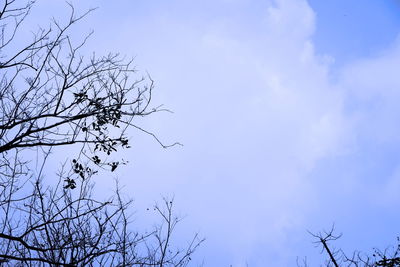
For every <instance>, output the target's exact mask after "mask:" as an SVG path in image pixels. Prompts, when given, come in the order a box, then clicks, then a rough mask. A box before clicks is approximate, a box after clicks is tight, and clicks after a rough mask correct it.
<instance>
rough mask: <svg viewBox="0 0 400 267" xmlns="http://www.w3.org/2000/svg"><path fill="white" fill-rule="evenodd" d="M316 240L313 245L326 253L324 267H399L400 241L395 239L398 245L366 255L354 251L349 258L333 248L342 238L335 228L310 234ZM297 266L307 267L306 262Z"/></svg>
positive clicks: (340, 250)
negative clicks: (326, 257) (334, 243)
mask: <svg viewBox="0 0 400 267" xmlns="http://www.w3.org/2000/svg"><path fill="white" fill-rule="evenodd" d="M310 234H311V235H312V236H313V237H314V238H315V239H316V240H315V242H314V243H315V244H316V245H317V246H321V247H322V251H321V252H322V253H326V254H327V256H328V259H327V260H326V262H325V263H324V266H327V267H330V266H335V267H339V266H340V267H341V266H346V267H378V266H384V267H396V266H400V239H399V238H397V242H398V244H397V245H396V246H393V247H388V248H386V249H385V250H383V251H382V250H379V249H376V248H375V249H374V252H373V253H372V254H366V253H362V252H359V251H354V252H353V253H351V255H350V256H349V255H348V254H346V253H345V252H344V251H343V250H342V249H336V248H335V247H333V245H332V242H334V241H336V240H338V239H339V238H341V237H342V234H335V228H334V226H332V228H331V229H330V230H329V231H323V232H320V233H317V234H313V233H310ZM298 266H307V262H306V261H304V262H303V263H302V264H299V263H298Z"/></svg>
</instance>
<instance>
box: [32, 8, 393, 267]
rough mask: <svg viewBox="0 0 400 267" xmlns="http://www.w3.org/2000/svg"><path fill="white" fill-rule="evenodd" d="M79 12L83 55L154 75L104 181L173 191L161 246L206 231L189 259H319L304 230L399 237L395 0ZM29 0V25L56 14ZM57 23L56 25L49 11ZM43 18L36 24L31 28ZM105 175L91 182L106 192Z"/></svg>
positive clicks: (138, 201) (369, 242)
mask: <svg viewBox="0 0 400 267" xmlns="http://www.w3.org/2000/svg"><path fill="white" fill-rule="evenodd" d="M72 3H73V4H74V5H75V8H76V9H77V11H82V12H83V11H85V10H86V9H87V8H90V7H98V9H97V10H96V11H95V12H93V13H92V14H90V15H89V16H88V17H87V18H86V19H85V20H84V21H82V23H81V24H79V26H78V27H76V28H74V29H73V30H72V31H73V32H72V34H73V35H74V36H75V37H76V38H79V37H81V36H82V35H83V34H84V33H87V32H89V31H90V30H92V29H93V30H94V31H95V33H94V35H93V36H92V37H91V39H90V41H89V42H88V43H87V46H86V48H85V49H86V50H85V51H87V52H88V53H90V52H91V51H96V53H107V52H110V51H111V52H121V54H124V55H127V56H132V57H135V65H136V66H137V69H138V70H139V71H141V72H143V73H146V72H148V73H150V75H151V77H152V79H153V80H154V81H155V85H156V89H155V92H154V99H153V103H154V106H158V105H159V104H164V105H165V107H167V108H169V109H170V110H172V111H174V113H173V114H170V113H158V114H155V115H154V116H152V117H146V118H143V119H142V120H141V121H138V124H139V125H141V126H143V127H145V128H146V129H148V130H151V131H153V132H154V133H156V134H157V136H158V137H159V138H160V139H161V140H163V142H165V143H173V142H175V141H179V142H181V143H182V144H184V146H183V147H180V146H178V147H172V148H169V149H162V148H161V147H160V146H159V145H158V144H157V142H155V141H154V140H153V139H152V138H151V137H149V136H146V135H143V134H140V133H137V132H132V133H131V134H132V139H131V141H132V143H133V148H131V149H130V150H127V151H124V152H123V154H122V156H123V157H124V159H126V160H129V164H128V165H127V166H124V167H123V168H121V169H119V170H118V171H117V172H116V174H113V177H118V179H119V180H120V181H121V184H123V185H125V190H126V194H127V195H128V196H130V197H132V198H133V199H134V200H135V202H134V203H135V205H134V209H135V216H137V223H138V224H142V225H150V224H152V223H154V221H152V220H153V219H154V218H153V217H152V216H150V215H148V214H146V208H147V207H148V206H151V205H152V204H153V203H154V202H155V201H160V200H161V198H162V196H174V198H175V205H176V206H175V207H176V211H177V213H178V214H180V215H182V216H183V217H184V220H183V221H182V222H181V225H180V227H178V230H177V233H176V240H175V241H176V244H178V245H184V244H185V242H186V241H188V240H190V237H191V235H192V234H193V233H195V232H199V234H200V235H201V236H203V237H205V238H206V241H205V242H204V243H203V244H202V246H201V247H200V249H199V250H198V251H197V253H196V254H195V256H194V259H193V266H197V265H196V264H200V263H201V262H204V266H235V267H236V266H237V267H241V266H295V265H296V258H297V257H299V258H303V257H305V256H306V257H307V259H308V261H309V263H310V266H317V264H318V263H322V259H323V258H324V257H325V256H324V255H320V251H321V250H320V248H315V245H314V244H313V243H312V241H314V240H313V238H312V236H310V234H309V233H308V231H311V232H318V231H321V230H323V229H329V228H330V227H331V226H332V224H335V227H336V229H337V231H338V232H341V233H343V236H342V238H341V239H340V240H338V242H337V243H336V244H335V245H336V246H338V247H342V248H343V249H344V250H345V251H348V252H352V251H353V250H361V251H365V252H372V248H373V247H378V248H385V247H386V246H387V245H390V244H395V241H396V237H397V236H399V235H400V230H399V229H398V225H399V223H400V214H399V213H398V212H397V210H398V206H399V204H400V195H399V194H398V191H399V189H400V161H399V157H398V155H399V151H400V106H399V105H398V99H399V97H400V79H399V78H398V77H399V76H398V70H397V69H398V65H399V63H400V38H399V29H400V15H399V12H400V2H399V1H397V0H371V1H362V0H335V1H333V0H323V1H322V0H309V1H306V0H202V1H199V0H197V1H196V0H186V1H185V0H170V1H162V0H151V1H148V0H146V1H145V0H131V1H128V0H121V1H118V3H116V1H104V0H97V1H95V0H91V1H85V2H83V1H72ZM67 15H68V11H67V9H66V4H65V2H64V1H54V0H51V1H50V0H42V1H39V3H38V4H37V6H36V7H35V9H34V10H33V12H32V16H31V18H30V19H31V22H33V24H32V23H30V24H29V25H35V24H36V25H41V24H44V25H48V24H49V19H50V18H51V17H52V16H54V17H56V18H62V17H63V16H65V17H67ZM60 20H61V21H62V19H60ZM46 23H47V24H46ZM110 179H111V177H110V175H109V174H107V175H103V176H99V178H98V180H97V181H96V184H97V188H98V189H97V190H99V191H100V192H111V190H112V188H111V187H110V184H111V183H110V182H109V180H110Z"/></svg>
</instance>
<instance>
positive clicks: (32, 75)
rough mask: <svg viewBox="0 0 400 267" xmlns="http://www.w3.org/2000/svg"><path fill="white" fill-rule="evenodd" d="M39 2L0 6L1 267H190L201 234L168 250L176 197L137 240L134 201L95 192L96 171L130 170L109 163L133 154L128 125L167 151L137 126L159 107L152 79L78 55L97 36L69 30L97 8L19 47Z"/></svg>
mask: <svg viewBox="0 0 400 267" xmlns="http://www.w3.org/2000/svg"><path fill="white" fill-rule="evenodd" d="M34 4H35V1H26V2H24V3H23V1H16V0H5V1H3V2H2V6H1V7H0V28H1V31H0V102H1V103H0V154H1V156H0V265H1V266H48V265H50V266H93V265H96V266H97V265H98V266H133V265H138V266H185V265H187V263H188V262H189V260H190V256H191V255H192V253H193V252H194V250H195V249H196V248H197V247H198V246H199V244H200V243H201V242H202V240H200V239H199V238H198V236H197V235H195V236H194V238H193V239H192V240H191V242H189V244H188V246H187V248H186V249H184V250H178V249H173V248H172V247H171V235H172V233H173V230H174V228H175V226H176V224H177V223H178V222H179V219H178V218H177V217H175V216H174V215H173V209H172V208H173V202H172V201H170V200H167V199H165V200H164V203H163V204H162V205H161V206H159V205H156V206H155V207H154V211H155V212H156V213H158V214H159V215H160V218H161V221H162V222H161V223H160V224H159V225H158V226H157V227H156V228H155V229H153V230H152V231H150V232H147V233H142V234H141V233H138V232H134V231H133V230H132V223H131V217H130V216H129V213H128V210H127V209H128V207H129V205H130V204H131V201H130V200H129V199H128V200H126V199H124V197H123V196H122V193H121V189H120V187H119V186H118V184H116V190H115V194H114V195H113V196H111V197H110V198H108V199H107V200H105V201H101V200H97V199H96V198H95V197H94V196H93V188H94V184H93V182H92V180H93V176H94V175H95V174H96V173H97V172H98V171H99V170H108V171H111V172H112V171H115V170H116V169H117V168H118V166H120V165H121V164H126V162H125V161H123V160H119V161H112V160H109V158H110V155H111V154H112V153H114V152H115V151H117V149H119V148H129V139H128V137H127V136H126V133H127V130H128V129H129V128H131V129H136V130H139V131H141V132H144V133H145V134H148V135H151V136H152V137H153V138H154V139H155V140H156V141H157V142H158V143H159V144H160V145H161V146H162V147H164V148H166V147H168V146H171V145H164V144H163V143H162V142H161V141H160V140H159V139H158V138H157V136H156V135H154V134H153V133H151V132H149V131H147V130H145V129H143V128H141V127H139V126H137V124H136V121H137V120H140V119H142V118H143V117H145V116H149V115H150V114H152V113H154V112H158V111H161V110H162V109H161V108H160V107H156V108H151V107H150V102H151V96H152V90H153V81H152V80H151V78H150V77H137V72H136V70H135V69H134V68H133V67H132V61H129V60H128V61H127V60H125V59H124V58H123V57H121V56H120V55H119V54H108V55H106V56H100V57H98V56H96V55H95V54H93V55H91V56H90V57H85V56H83V55H82V54H81V53H80V51H81V49H82V47H84V45H85V44H86V42H87V40H88V38H89V37H90V35H91V34H89V35H88V36H86V37H85V38H83V39H82V40H81V41H80V42H78V43H76V42H75V41H74V40H73V38H72V37H71V35H70V33H69V31H70V29H71V28H72V27H74V25H76V24H77V23H78V22H79V21H81V20H82V19H83V18H84V17H85V16H86V15H87V14H88V13H90V12H91V11H92V10H89V11H88V12H86V13H84V14H82V15H77V14H76V12H75V10H74V7H73V6H72V5H71V4H68V6H69V8H70V10H71V11H70V17H69V19H68V21H67V23H66V24H62V23H59V22H58V21H57V20H55V19H54V20H53V21H52V24H51V27H50V28H48V29H45V28H40V29H39V30H37V31H36V32H35V33H34V34H33V35H32V38H31V40H30V41H28V42H26V43H24V44H21V43H20V42H17V41H16V38H15V37H16V36H17V35H18V33H19V31H20V30H21V27H22V25H23V24H24V21H25V19H26V17H27V16H28V15H29V13H30V10H31V9H32V7H33V6H34ZM175 144H177V143H175ZM175 144H172V145H175ZM65 146H68V147H71V148H72V150H71V151H77V152H76V153H77V155H76V156H75V157H74V158H72V159H65V162H64V163H63V164H62V166H61V168H60V170H59V171H58V172H57V174H55V175H54V176H55V178H54V179H53V178H52V181H51V182H50V183H49V181H48V180H45V179H44V172H45V170H46V166H47V165H46V162H48V159H49V157H50V155H51V153H52V151H53V150H55V149H58V148H59V147H65ZM32 155H34V158H35V159H34V160H32V159H31V158H32V157H33V156H32ZM33 161H34V162H35V164H32V162H33ZM32 165H35V166H36V168H33V167H32Z"/></svg>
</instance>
